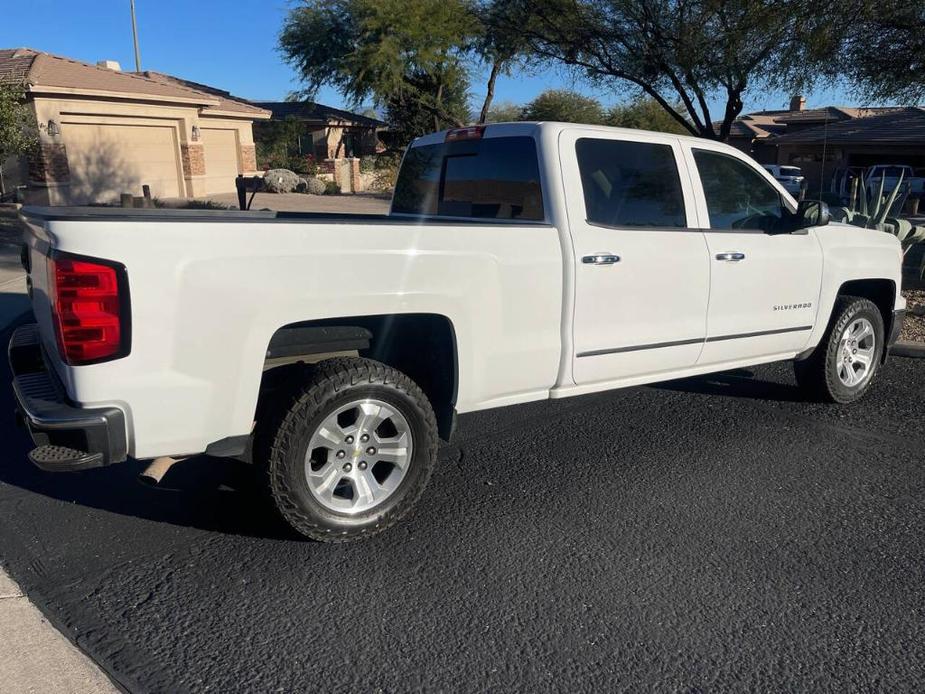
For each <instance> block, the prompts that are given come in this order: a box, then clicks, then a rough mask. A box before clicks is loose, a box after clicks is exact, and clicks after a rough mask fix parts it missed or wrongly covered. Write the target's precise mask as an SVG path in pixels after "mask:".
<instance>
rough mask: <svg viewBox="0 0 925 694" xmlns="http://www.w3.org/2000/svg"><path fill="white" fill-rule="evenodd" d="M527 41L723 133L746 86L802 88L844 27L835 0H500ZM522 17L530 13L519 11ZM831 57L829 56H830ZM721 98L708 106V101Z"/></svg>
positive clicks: (687, 123) (681, 119) (502, 14)
mask: <svg viewBox="0 0 925 694" xmlns="http://www.w3.org/2000/svg"><path fill="white" fill-rule="evenodd" d="M496 5H497V8H496V12H495V14H494V17H495V20H494V21H496V22H499V23H502V24H504V25H506V26H507V27H508V28H509V29H513V28H514V27H515V26H519V27H520V30H521V32H522V35H523V37H524V38H525V40H527V41H528V42H529V45H530V48H531V50H532V51H533V52H534V53H535V54H536V55H537V56H539V57H542V58H545V59H548V60H551V61H557V62H559V63H563V64H565V65H567V66H570V67H572V68H574V69H576V70H577V71H579V72H581V73H582V74H583V76H584V77H586V78H588V79H590V80H591V81H592V82H597V83H599V84H601V85H602V86H605V87H607V88H610V89H614V88H616V89H618V90H624V91H631V92H635V93H640V92H641V93H642V94H643V95H645V96H647V97H649V98H651V99H652V100H653V101H655V103H657V104H658V105H659V106H660V107H661V108H662V109H664V111H665V112H666V113H667V114H668V115H669V116H670V117H671V118H672V119H673V120H674V121H675V122H676V123H677V124H678V126H680V127H681V128H683V129H684V130H685V131H686V132H688V133H691V134H694V135H699V136H701V137H707V138H711V139H718V140H725V139H726V138H727V137H728V135H729V130H730V128H731V126H732V123H733V121H734V120H735V118H736V117H737V116H738V115H739V114H740V113H741V112H742V108H743V99H744V97H745V95H746V92H747V91H748V90H749V89H787V90H791V89H794V88H796V87H805V86H807V85H808V84H809V83H810V82H811V81H812V79H813V77H814V76H815V75H816V74H817V72H816V69H815V67H814V62H813V61H818V60H820V59H823V58H824V56H826V55H827V53H826V52H825V51H822V50H817V47H818V46H819V45H820V43H824V44H826V45H832V44H833V43H835V42H837V36H838V34H839V32H841V31H843V30H844V24H845V23H846V22H847V18H842V16H841V13H840V12H839V9H840V5H839V4H838V3H836V2H835V1H834V0H816V1H815V2H813V1H811V0H496ZM525 17H527V19H525ZM830 59H831V58H830ZM717 99H718V100H721V101H722V102H723V107H722V111H721V112H720V113H714V112H713V111H712V110H711V108H710V103H711V102H713V103H715V101H716V100H717Z"/></svg>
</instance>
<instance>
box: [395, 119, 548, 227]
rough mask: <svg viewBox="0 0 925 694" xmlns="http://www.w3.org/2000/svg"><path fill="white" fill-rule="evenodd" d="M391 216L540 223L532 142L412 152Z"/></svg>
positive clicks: (495, 141) (500, 140) (462, 144)
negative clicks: (403, 215)
mask: <svg viewBox="0 0 925 694" xmlns="http://www.w3.org/2000/svg"><path fill="white" fill-rule="evenodd" d="M392 212H393V213H401V214H419V215H424V216H432V217H472V218H477V219H510V220H517V219H522V220H529V221H538V220H542V219H543V218H544V213H543V194H542V189H541V186H540V170H539V163H538V160H537V154H536V143H535V142H534V140H533V138H532V137H495V138H486V139H478V140H462V141H456V142H444V143H441V144H435V145H424V146H421V147H413V148H411V149H410V150H409V151H408V153H407V154H406V155H405V159H404V161H403V162H402V167H401V171H400V172H399V174H398V181H397V182H396V184H395V195H394V197H393V199H392Z"/></svg>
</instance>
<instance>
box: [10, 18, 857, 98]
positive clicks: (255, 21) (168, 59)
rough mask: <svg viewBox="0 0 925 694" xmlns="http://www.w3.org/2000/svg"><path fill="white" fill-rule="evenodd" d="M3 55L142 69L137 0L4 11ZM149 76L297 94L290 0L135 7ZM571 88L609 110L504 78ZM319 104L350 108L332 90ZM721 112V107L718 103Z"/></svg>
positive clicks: (514, 94) (503, 87) (557, 82)
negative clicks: (18, 52)
mask: <svg viewBox="0 0 925 694" xmlns="http://www.w3.org/2000/svg"><path fill="white" fill-rule="evenodd" d="M4 4H5V5H6V6H5V7H4V8H3V10H2V15H0V16H2V20H3V21H2V23H0V48H14V47H19V46H28V47H30V48H35V49H37V50H42V51H47V52H49V53H57V54H59V55H63V56H67V57H70V58H76V59H78V60H83V61H86V62H91V63H95V62H96V61H98V60H103V59H109V60H118V61H119V62H120V63H121V64H122V67H123V68H124V69H127V70H128V69H134V68H133V66H134V57H133V50H132V33H131V21H130V15H129V0H94V1H93V2H89V1H87V0H29V1H28V2H16V3H4ZM135 5H136V11H137V14H138V24H139V29H138V31H139V38H140V43H141V60H142V68H143V69H150V70H158V71H161V72H166V73H170V74H172V75H177V76H178V77H183V78H185V79H190V80H193V81H196V82H202V83H205V84H209V85H212V86H214V87H218V88H221V89H226V90H228V91H230V92H232V93H233V94H236V95H238V96H242V97H245V98H249V99H255V100H282V99H283V98H285V96H286V94H287V93H288V92H290V91H292V90H294V89H297V88H298V87H299V84H298V81H297V79H296V75H295V73H294V72H293V71H292V69H291V68H290V67H289V66H288V65H286V63H285V62H284V61H283V59H282V57H281V56H280V54H279V53H278V51H277V49H276V38H277V34H278V33H279V29H280V26H281V25H282V21H283V18H284V17H285V15H286V12H287V11H288V8H289V7H290V6H291V5H292V3H291V2H289V1H287V0H247V1H244V0H136V2H135ZM483 83H484V80H482V81H473V88H472V97H473V98H472V103H473V107H474V108H478V107H479V106H480V105H481V101H482V99H483V98H484V86H483ZM551 87H557V88H562V87H564V88H573V89H576V90H577V91H581V92H584V93H586V94H589V95H592V96H595V97H597V98H598V99H600V100H601V101H602V102H603V103H604V104H606V105H609V104H612V103H616V102H617V101H619V100H620V99H619V97H618V96H617V95H616V94H614V93H608V92H605V91H600V90H596V89H593V88H590V87H588V86H587V85H583V84H582V83H580V82H576V81H575V80H574V79H572V78H571V77H570V76H569V75H568V74H567V73H566V72H564V71H560V70H549V69H546V70H544V71H542V72H539V73H537V74H530V75H525V74H516V75H513V76H511V77H506V78H502V79H501V80H499V83H498V87H497V90H496V100H497V101H511V102H514V103H524V102H526V101H529V100H530V99H532V98H533V97H534V96H536V95H537V94H539V93H540V92H541V91H543V90H544V89H547V88H551ZM807 98H808V99H807V100H808V102H809V105H810V106H817V105H823V104H824V103H827V104H842V105H846V104H849V103H851V99H850V98H848V97H847V96H846V95H845V94H844V93H843V92H842V91H841V90H839V89H836V88H833V89H817V90H815V91H814V92H813V93H810V94H808V95H807ZM318 101H320V102H322V103H326V104H328V105H331V106H344V105H345V104H344V100H343V99H342V98H341V97H340V95H339V94H337V93H336V92H334V91H333V90H330V89H325V90H323V91H322V92H321V93H320V94H319V95H318ZM787 101H788V95H786V94H773V93H771V94H768V93H762V92H760V91H758V90H754V92H753V93H752V94H750V95H747V99H746V111H749V110H752V111H754V110H760V109H766V108H781V107H785V106H786V103H787ZM711 110H713V112H714V113H715V114H717V115H718V114H721V113H722V105H721V104H720V103H719V102H715V103H713V104H711Z"/></svg>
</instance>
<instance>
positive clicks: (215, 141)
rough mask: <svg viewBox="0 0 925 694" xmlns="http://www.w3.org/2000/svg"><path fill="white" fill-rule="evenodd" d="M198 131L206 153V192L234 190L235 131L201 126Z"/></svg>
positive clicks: (235, 162)
mask: <svg viewBox="0 0 925 694" xmlns="http://www.w3.org/2000/svg"><path fill="white" fill-rule="evenodd" d="M200 132H201V133H202V144H203V145H204V146H205V154H206V178H205V189H206V193H207V194H211V193H230V192H234V189H235V188H234V179H235V177H236V176H237V175H238V137H237V131H235V130H219V129H217V128H203V129H202V130H201V131H200Z"/></svg>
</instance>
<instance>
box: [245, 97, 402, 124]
mask: <svg viewBox="0 0 925 694" xmlns="http://www.w3.org/2000/svg"><path fill="white" fill-rule="evenodd" d="M254 103H256V104H257V105H258V106H262V107H263V108H266V109H269V110H270V111H272V112H273V118H276V119H279V120H282V119H284V118H289V117H292V118H297V119H299V120H317V121H323V122H327V121H332V120H335V121H347V122H349V123H355V124H357V125H366V126H369V127H372V128H382V127H385V126H386V125H387V124H386V123H385V122H384V121H381V120H378V119H376V118H370V117H368V116H361V115H360V114H359V113H351V112H350V111H342V110H341V109H339V108H333V107H331V106H325V105H324V104H317V103H315V102H314V101H256V102H254Z"/></svg>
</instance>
